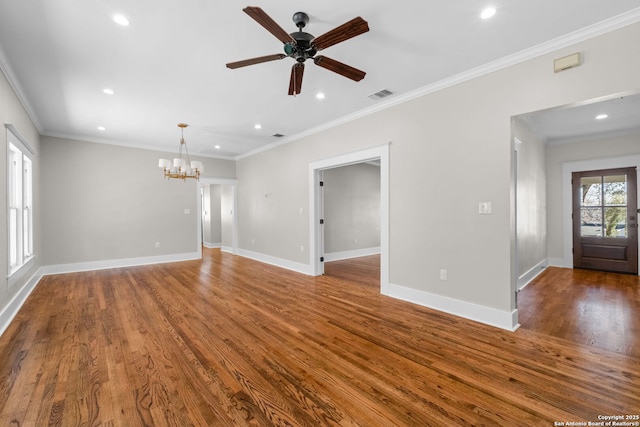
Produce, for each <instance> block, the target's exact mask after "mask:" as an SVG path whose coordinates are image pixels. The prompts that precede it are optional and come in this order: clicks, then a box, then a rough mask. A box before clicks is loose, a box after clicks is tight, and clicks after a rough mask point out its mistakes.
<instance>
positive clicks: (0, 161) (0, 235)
mask: <svg viewBox="0 0 640 427" xmlns="http://www.w3.org/2000/svg"><path fill="white" fill-rule="evenodd" d="M8 124H10V125H13V127H14V128H15V130H16V131H17V132H18V134H19V137H21V138H22V139H24V142H26V143H27V144H28V145H29V146H30V148H32V149H33V150H35V151H36V154H35V155H33V179H34V182H33V185H34V187H33V206H34V218H33V220H34V246H35V254H36V258H35V259H34V261H33V262H32V263H31V264H29V267H28V268H29V271H21V272H20V274H21V275H22V277H21V278H20V279H19V280H18V281H17V282H16V283H15V284H13V286H11V288H9V287H8V283H7V279H6V277H7V274H8V265H7V264H8V254H7V241H8V234H7V198H6V188H7V129H6V125H8ZM0 147H1V148H0V186H1V188H2V189H3V191H2V194H3V195H4V196H2V197H0V217H1V218H2V220H0V241H1V242H4V243H3V244H2V245H0V275H1V277H3V279H2V280H1V284H0V328H1V327H3V326H4V325H3V322H4V321H5V317H6V316H9V313H7V312H6V309H7V307H8V306H9V303H10V301H11V300H12V298H14V297H15V296H16V295H17V294H18V293H19V292H20V291H21V290H22V288H23V287H24V285H25V283H26V282H27V281H28V280H29V279H31V277H32V276H33V274H34V273H35V272H36V270H37V269H38V268H39V267H40V266H41V265H42V258H43V257H42V236H41V233H42V221H41V218H42V215H41V213H42V206H41V202H40V200H41V194H42V190H41V186H40V182H41V174H40V168H41V160H40V158H41V155H40V135H39V134H38V131H37V130H36V128H35V126H34V125H33V123H32V122H31V119H30V118H29V116H28V114H27V112H26V111H25V109H24V107H23V106H22V104H21V103H20V101H19V100H18V98H17V96H16V95H15V93H14V91H13V89H12V88H11V86H10V85H9V82H8V81H7V79H6V77H5V75H4V74H3V73H2V72H0Z"/></svg>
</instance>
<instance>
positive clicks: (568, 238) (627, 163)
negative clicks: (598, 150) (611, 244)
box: [554, 154, 640, 275]
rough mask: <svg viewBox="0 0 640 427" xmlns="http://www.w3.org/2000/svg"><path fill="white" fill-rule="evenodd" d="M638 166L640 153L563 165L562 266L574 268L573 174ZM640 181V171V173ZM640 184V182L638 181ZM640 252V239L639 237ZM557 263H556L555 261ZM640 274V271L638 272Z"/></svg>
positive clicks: (637, 188)
mask: <svg viewBox="0 0 640 427" xmlns="http://www.w3.org/2000/svg"><path fill="white" fill-rule="evenodd" d="M634 166H635V167H636V169H637V172H640V154H633V155H628V156H622V157H608V158H602V159H592V160H579V161H574V162H567V163H564V164H563V165H562V216H563V220H562V231H563V236H562V240H563V258H562V259H561V260H559V261H560V262H559V263H558V264H559V266H560V267H566V268H573V251H572V248H573V220H572V218H571V213H572V211H573V191H572V186H571V174H572V173H573V172H581V171H588V170H599V169H617V168H624V167H634ZM637 180H638V181H640V173H638V178H637ZM638 184H640V182H638ZM636 190H637V193H638V194H637V197H639V198H638V199H637V200H639V201H640V185H636ZM638 249H639V251H638V253H640V239H638ZM554 264H555V263H554ZM638 275H640V272H639V273H638Z"/></svg>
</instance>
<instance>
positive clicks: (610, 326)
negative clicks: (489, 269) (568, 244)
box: [518, 267, 640, 358]
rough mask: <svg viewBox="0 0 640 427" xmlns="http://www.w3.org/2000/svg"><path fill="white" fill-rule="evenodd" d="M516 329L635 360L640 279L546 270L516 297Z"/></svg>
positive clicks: (639, 348) (639, 339)
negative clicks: (517, 324) (542, 334)
mask: <svg viewBox="0 0 640 427" xmlns="http://www.w3.org/2000/svg"><path fill="white" fill-rule="evenodd" d="M518 314H519V316H518V317H519V322H520V324H521V325H522V328H525V329H529V330H532V331H537V332H541V333H544V334H548V335H553V336H555V337H559V338H564V339H567V340H572V341H576V342H578V343H581V344H586V345H588V346H592V347H597V348H600V349H604V350H609V351H613V352H616V353H622V354H626V355H629V356H633V357H635V358H640V277H639V276H633V275H629V274H617V273H606V272H600V271H590V270H580V269H570V268H556V267H549V268H547V269H546V270H545V271H544V272H543V273H542V274H540V276H538V277H537V278H536V279H535V280H534V281H533V282H531V283H530V284H529V285H528V286H526V287H525V288H524V289H523V290H522V291H520V292H519V293H518Z"/></svg>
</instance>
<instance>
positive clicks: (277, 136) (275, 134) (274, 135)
mask: <svg viewBox="0 0 640 427" xmlns="http://www.w3.org/2000/svg"><path fill="white" fill-rule="evenodd" d="M271 136H273V137H275V138H282V137H283V136H284V135H283V134H281V133H274V134H273V135H271Z"/></svg>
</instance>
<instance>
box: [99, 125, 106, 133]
mask: <svg viewBox="0 0 640 427" xmlns="http://www.w3.org/2000/svg"><path fill="white" fill-rule="evenodd" d="M98 130H99V131H102V132H104V131H105V130H107V128H106V127H104V126H98Z"/></svg>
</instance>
